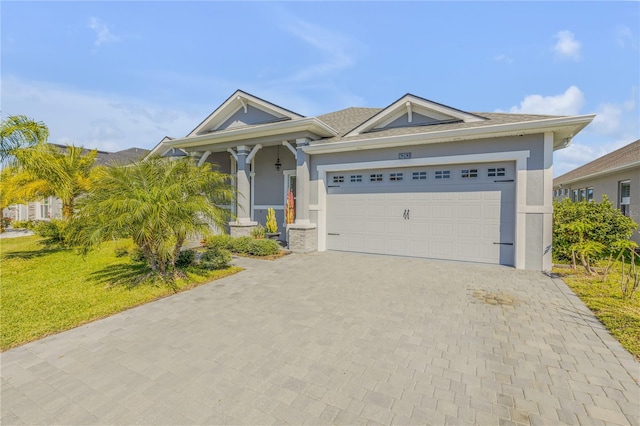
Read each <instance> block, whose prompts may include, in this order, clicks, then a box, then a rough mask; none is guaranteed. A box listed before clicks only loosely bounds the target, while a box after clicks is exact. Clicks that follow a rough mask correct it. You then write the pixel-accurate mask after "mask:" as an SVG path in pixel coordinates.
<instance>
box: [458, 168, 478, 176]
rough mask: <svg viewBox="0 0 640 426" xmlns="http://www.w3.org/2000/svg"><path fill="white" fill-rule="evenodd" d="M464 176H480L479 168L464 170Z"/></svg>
mask: <svg viewBox="0 0 640 426" xmlns="http://www.w3.org/2000/svg"><path fill="white" fill-rule="evenodd" d="M462 177H463V178H475V177H478V169H469V170H463V171H462Z"/></svg>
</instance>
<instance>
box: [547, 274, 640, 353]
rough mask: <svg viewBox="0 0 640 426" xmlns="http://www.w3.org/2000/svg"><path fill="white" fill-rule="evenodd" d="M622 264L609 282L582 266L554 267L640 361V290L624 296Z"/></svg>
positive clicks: (609, 277)
mask: <svg viewBox="0 0 640 426" xmlns="http://www.w3.org/2000/svg"><path fill="white" fill-rule="evenodd" d="M619 270H620V266H619V265H616V266H615V267H614V272H612V273H610V275H609V276H608V277H607V279H606V281H605V282H602V277H601V276H591V275H588V274H587V273H586V272H584V269H581V268H580V267H578V270H576V271H574V270H572V269H565V268H554V270H553V272H555V273H556V274H558V275H560V276H561V277H562V279H563V280H564V282H565V283H567V285H568V286H569V287H570V288H571V290H573V292H574V293H575V294H576V295H577V296H578V297H579V298H580V299H581V300H582V301H583V302H584V304H585V305H587V307H588V308H589V309H591V311H592V312H593V313H594V315H595V316H596V317H597V318H598V319H599V320H600V322H602V324H603V325H604V326H605V327H606V328H607V329H608V330H609V332H610V333H611V334H612V335H613V336H614V337H615V338H616V339H618V341H619V342H620V343H621V344H622V346H623V347H624V348H625V349H626V350H628V351H629V352H630V353H631V354H632V355H633V356H634V357H635V358H636V360H638V361H640V290H639V291H637V292H636V294H635V295H634V297H633V298H632V299H625V298H623V297H622V290H621V289H620V272H619Z"/></svg>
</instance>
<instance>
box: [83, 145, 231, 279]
mask: <svg viewBox="0 0 640 426" xmlns="http://www.w3.org/2000/svg"><path fill="white" fill-rule="evenodd" d="M96 182H97V183H96V186H95V187H93V188H92V189H91V190H90V191H89V192H88V193H87V195H86V196H84V197H82V198H81V199H80V200H79V203H78V214H77V216H76V217H77V219H78V220H79V221H80V223H81V224H82V227H81V230H80V231H79V232H78V233H77V235H76V243H77V244H78V245H80V246H81V247H83V248H84V250H85V251H87V250H91V249H92V248H94V247H96V246H98V245H99V244H100V243H102V242H103V241H106V240H109V239H111V238H116V237H122V236H130V237H131V238H132V239H133V241H134V243H135V244H136V246H137V247H138V248H140V250H141V251H142V253H143V255H144V258H145V259H146V260H147V262H148V263H149V266H150V267H151V270H152V271H153V272H157V273H159V274H161V275H164V276H168V275H169V274H171V273H173V271H174V270H175V269H174V268H175V260H176V258H177V256H178V254H179V253H180V249H181V248H182V246H183V244H184V242H185V241H186V240H187V238H189V237H193V236H197V235H208V234H210V232H211V230H210V229H211V224H215V225H217V226H218V227H219V228H223V227H224V226H225V225H226V224H227V223H228V222H229V220H231V214H230V212H229V211H228V210H227V209H225V208H222V207H220V205H228V204H231V202H232V201H233V198H234V190H233V188H232V187H231V186H230V185H229V182H230V177H229V176H228V175H226V174H223V173H220V172H218V171H216V170H213V169H211V166H210V164H208V163H204V164H203V165H202V166H197V165H196V164H195V163H194V162H193V161H192V160H191V159H181V160H179V161H171V160H167V159H162V158H159V157H154V158H150V159H147V160H145V161H142V162H139V163H135V164H131V165H128V166H122V167H109V168H105V169H101V171H100V175H99V177H98V179H97V181H96Z"/></svg>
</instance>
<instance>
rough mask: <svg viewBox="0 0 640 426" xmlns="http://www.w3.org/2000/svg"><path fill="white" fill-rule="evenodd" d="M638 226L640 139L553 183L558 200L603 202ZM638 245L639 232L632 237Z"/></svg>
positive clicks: (639, 218)
mask: <svg viewBox="0 0 640 426" xmlns="http://www.w3.org/2000/svg"><path fill="white" fill-rule="evenodd" d="M603 195H606V196H607V198H609V200H610V201H611V202H612V203H613V204H614V205H615V206H616V207H617V208H619V209H620V211H621V212H622V213H623V214H624V215H626V216H629V217H631V218H632V219H633V220H634V221H635V222H637V223H640V139H639V140H637V141H635V142H632V143H630V144H629V145H626V146H623V147H622V148H620V149H618V150H615V151H613V152H610V153H609V154H607V155H604V156H602V157H600V158H597V159H595V160H593V161H592V162H590V163H587V164H585V165H583V166H580V167H578V168H577V169H574V170H572V171H570V172H569V173H565V174H564V175H562V176H559V177H557V178H555V179H554V180H553V196H554V197H555V198H556V199H557V200H562V199H564V198H570V199H571V200H572V201H583V200H584V201H591V200H596V201H602V196H603ZM631 239H632V240H633V241H635V242H636V243H638V244H640V229H639V230H636V232H634V234H633V236H632V237H631Z"/></svg>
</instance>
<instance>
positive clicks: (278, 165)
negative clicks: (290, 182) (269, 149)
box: [275, 146, 282, 171]
mask: <svg viewBox="0 0 640 426" xmlns="http://www.w3.org/2000/svg"><path fill="white" fill-rule="evenodd" d="M275 166H276V170H277V171H280V169H281V168H282V163H281V162H280V146H278V159H277V160H276V164H275Z"/></svg>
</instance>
